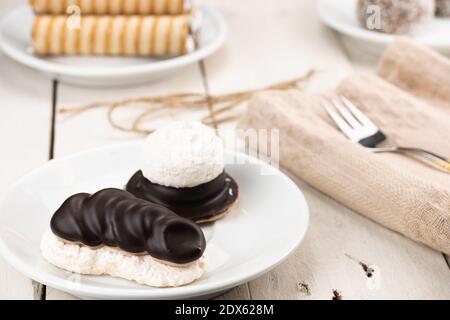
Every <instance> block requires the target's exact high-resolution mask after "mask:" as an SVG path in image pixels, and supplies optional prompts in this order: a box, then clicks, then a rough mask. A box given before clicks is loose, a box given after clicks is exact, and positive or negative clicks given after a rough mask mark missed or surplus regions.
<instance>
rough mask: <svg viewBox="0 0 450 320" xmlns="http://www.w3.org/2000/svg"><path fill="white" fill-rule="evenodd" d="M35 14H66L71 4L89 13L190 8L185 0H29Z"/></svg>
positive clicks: (168, 11)
mask: <svg viewBox="0 0 450 320" xmlns="http://www.w3.org/2000/svg"><path fill="white" fill-rule="evenodd" d="M29 3H30V5H31V7H32V8H33V10H34V12H35V13H37V14H66V13H70V12H68V10H69V11H71V6H77V7H78V8H79V11H80V12H79V13H80V14H83V15H85V14H86V15H91V14H100V15H104V14H160V15H161V14H183V13H186V12H188V11H189V10H190V4H189V1H186V0H29Z"/></svg>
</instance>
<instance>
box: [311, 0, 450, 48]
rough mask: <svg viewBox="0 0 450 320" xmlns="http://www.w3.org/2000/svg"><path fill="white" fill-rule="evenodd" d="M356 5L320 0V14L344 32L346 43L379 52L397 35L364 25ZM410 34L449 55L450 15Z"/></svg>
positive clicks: (349, 1)
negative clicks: (372, 29)
mask: <svg viewBox="0 0 450 320" xmlns="http://www.w3.org/2000/svg"><path fill="white" fill-rule="evenodd" d="M356 5H357V0H344V1H336V0H319V1H318V13H319V16H320V19H321V20H322V21H323V23H325V24H326V25H327V26H329V27H330V28H332V29H334V30H336V31H338V32H339V33H341V34H342V35H344V40H345V41H347V44H349V45H350V46H354V47H357V48H359V49H361V50H363V51H366V52H368V53H371V54H379V53H381V52H382V51H383V49H384V48H385V47H386V46H387V45H389V44H390V43H392V42H393V41H394V40H395V38H396V37H397V36H396V35H391V34H385V33H381V32H376V31H370V30H366V29H364V28H363V27H361V25H360V24H359V21H358V18H357V10H356ZM411 37H412V38H413V39H414V40H416V41H417V42H419V43H422V44H424V45H427V46H429V47H432V48H434V49H436V50H439V51H441V52H443V53H446V54H450V18H436V19H434V20H433V21H432V22H430V23H429V24H427V25H426V26H424V27H423V28H422V29H421V30H420V31H419V32H418V33H417V34H414V35H412V36H411Z"/></svg>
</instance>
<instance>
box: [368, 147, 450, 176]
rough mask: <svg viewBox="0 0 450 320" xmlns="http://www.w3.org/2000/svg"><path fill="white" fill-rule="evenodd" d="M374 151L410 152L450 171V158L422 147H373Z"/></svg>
mask: <svg viewBox="0 0 450 320" xmlns="http://www.w3.org/2000/svg"><path fill="white" fill-rule="evenodd" d="M371 150H372V152H374V153H385V152H393V153H410V154H414V155H416V156H419V157H421V158H422V159H426V160H428V161H430V162H432V163H433V164H434V165H436V166H438V167H440V168H441V169H443V170H445V171H446V172H450V160H448V159H446V158H444V157H442V156H440V155H437V154H436V153H433V152H430V151H427V150H424V149H420V148H405V147H387V148H373V149H371Z"/></svg>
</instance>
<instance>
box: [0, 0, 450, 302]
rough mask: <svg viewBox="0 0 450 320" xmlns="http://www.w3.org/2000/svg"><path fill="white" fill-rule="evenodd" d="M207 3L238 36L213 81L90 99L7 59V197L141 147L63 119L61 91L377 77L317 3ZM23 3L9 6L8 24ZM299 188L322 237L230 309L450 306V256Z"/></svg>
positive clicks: (316, 86)
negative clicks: (54, 164)
mask: <svg viewBox="0 0 450 320" xmlns="http://www.w3.org/2000/svg"><path fill="white" fill-rule="evenodd" d="M205 2H208V3H209V4H210V5H214V6H216V7H217V8H218V9H220V10H221V11H222V12H223V14H224V15H225V16H226V19H227V20H228V23H229V26H230V37H229V40H228V42H227V44H226V46H225V48H224V49H223V50H221V51H220V52H219V53H218V54H216V55H215V56H213V57H212V58H209V59H207V60H205V61H204V69H205V73H202V72H201V64H197V65H193V66H191V67H188V68H186V69H185V70H184V72H182V73H180V74H178V75H176V76H173V77H171V78H168V79H164V80H161V81H157V82H153V83H148V84H146V85H141V86H138V87H132V88H123V89H117V88H114V89H97V88H89V89H87V88H77V87H73V86H69V85H65V84H61V83H59V82H57V81H56V82H53V81H52V79H48V78H45V77H44V76H43V75H41V74H39V73H36V72H34V71H32V70H29V69H27V68H25V67H22V66H20V65H18V64H15V63H13V62H11V61H10V60H9V59H7V58H6V57H4V56H3V55H0V66H1V70H2V72H1V74H0V97H1V103H0V145H1V167H0V170H1V175H0V177H1V179H0V192H3V191H5V190H6V188H8V186H9V185H10V184H11V183H12V182H13V181H14V180H16V179H17V178H19V177H20V176H22V175H24V174H26V173H27V172H28V171H30V170H32V169H34V168H36V167H38V166H40V165H42V164H43V163H45V162H46V161H47V160H48V159H49V158H52V157H55V158H58V157H62V156H66V155H69V154H71V153H74V152H78V151H81V150H84V149H88V148H92V147H96V146H101V145H106V144H113V143H117V142H121V141H126V140H136V139H141V138H142V137H139V136H136V135H132V134H126V133H123V132H119V131H116V130H114V129H112V128H111V127H110V125H109V124H108V122H107V121H106V117H105V110H104V109H98V110H91V111H89V112H86V113H84V114H81V115H79V116H76V117H66V116H61V115H60V114H58V113H57V112H56V113H55V110H53V109H52V90H53V89H54V88H53V86H55V88H56V89H57V92H58V95H57V101H56V102H57V104H56V105H57V106H58V107H60V106H62V105H70V106H71V105H79V104H81V103H83V102H92V101H98V100H109V99H113V100H114V99H121V98H126V97H135V96H148V95H157V94H167V93H175V92H180V91H197V92H200V93H208V92H207V91H208V90H209V93H210V94H220V93H227V92H232V91H236V90H244V89H253V88H259V87H262V86H265V85H269V84H271V83H274V82H277V81H282V80H288V79H291V78H294V77H297V76H299V75H302V74H304V73H305V72H306V71H307V70H308V69H310V68H311V67H314V68H317V69H319V70H321V71H322V72H321V74H320V75H318V76H317V77H316V78H315V79H314V80H313V81H312V82H310V83H309V84H308V86H307V90H310V91H316V90H320V89H327V88H332V87H333V86H335V85H336V84H337V83H338V81H339V80H340V79H342V78H343V77H345V76H346V75H347V74H349V73H351V72H353V71H354V70H355V69H366V70H367V69H374V64H373V63H371V61H370V60H366V59H365V58H364V59H361V57H359V56H358V54H355V53H354V52H353V53H352V52H348V50H346V49H345V48H343V46H342V45H341V41H340V39H339V37H338V36H337V35H336V34H334V33H333V32H332V31H330V30H328V29H326V28H325V27H324V26H322V25H321V24H320V22H319V20H318V18H317V15H316V12H315V1H313V0H296V1H293V0H245V1H240V0H227V1H223V0H205ZM23 3H25V0H20V1H17V0H16V1H12V0H4V1H1V2H0V15H1V14H4V13H5V12H6V11H7V10H9V9H11V8H13V7H14V6H17V5H21V4H23ZM355 57H356V58H357V59H355ZM205 112H208V110H205ZM53 116H54V118H53ZM52 119H54V121H52ZM298 184H299V186H300V188H301V189H302V190H303V191H304V193H305V195H306V198H307V200H308V203H309V206H310V209H311V226H310V229H309V231H308V234H307V237H306V239H305V241H304V242H303V244H302V245H301V247H300V248H299V249H298V250H297V251H296V252H295V253H294V254H293V256H292V257H291V258H289V259H288V260H287V261H286V262H285V263H283V264H282V265H280V266H279V267H278V268H276V269H275V270H273V271H272V272H270V273H268V274H266V275H264V276H262V277H261V278H259V279H257V280H255V281H252V282H250V283H248V284H245V285H242V286H240V287H238V288H235V289H233V290H232V291H230V292H228V293H227V294H225V295H224V296H222V297H221V298H229V299H238V298H242V299H368V298H370V299H415V298H419V299H450V269H449V265H448V262H447V261H446V259H445V257H444V255H442V254H441V253H439V252H436V251H433V250H431V249H429V248H427V247H425V246H422V245H419V244H417V243H414V242H413V241H410V240H408V239H406V238H404V237H402V236H400V235H399V234H396V233H394V232H392V231H389V230H387V229H385V228H383V227H381V226H379V225H377V224H376V223H374V222H372V221H370V220H368V219H366V218H364V217H362V216H361V215H359V214H357V213H354V212H353V211H351V210H349V209H347V208H345V207H343V206H341V205H339V204H337V203H336V202H335V201H333V200H331V199H330V198H328V197H326V196H324V195H323V194H321V193H319V192H318V191H316V190H314V189H313V188H311V187H310V186H307V185H306V184H304V183H303V182H301V181H298ZM0 284H1V285H0V298H2V299H75V298H74V297H72V296H70V295H68V294H65V293H63V292H60V291H57V290H55V289H52V288H43V287H42V286H40V285H38V284H35V285H33V283H32V281H31V280H30V279H28V278H26V277H24V276H22V275H21V274H19V273H18V272H16V271H15V270H13V269H12V268H11V267H10V266H8V265H7V264H6V263H5V262H4V261H2V260H0ZM43 289H44V290H43ZM45 289H46V290H45Z"/></svg>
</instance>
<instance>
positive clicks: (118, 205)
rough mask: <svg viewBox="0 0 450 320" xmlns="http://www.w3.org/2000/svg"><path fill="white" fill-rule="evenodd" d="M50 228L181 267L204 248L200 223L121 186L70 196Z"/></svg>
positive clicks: (89, 243) (95, 244) (73, 239)
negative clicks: (146, 199) (140, 197)
mask: <svg viewBox="0 0 450 320" xmlns="http://www.w3.org/2000/svg"><path fill="white" fill-rule="evenodd" d="M50 226H51V229H52V232H53V233H54V234H55V235H56V236H58V237H60V238H61V239H64V240H66V241H70V242H78V243H82V244H84V245H86V246H89V247H98V246H102V245H106V246H110V247H118V248H120V249H122V250H124V251H126V252H129V253H132V254H141V253H148V254H149V255H151V256H152V257H154V258H156V259H158V260H162V261H167V262H171V263H174V264H180V265H181V264H187V263H191V262H193V261H195V260H198V259H199V258H200V257H201V256H202V255H203V253H204V251H205V248H206V240H205V237H204V235H203V232H202V230H201V229H200V228H199V227H198V225H196V224H195V223H193V222H192V221H190V220H188V219H184V218H182V217H180V216H179V215H177V214H175V213H174V212H172V211H171V210H170V209H168V208H166V207H164V206H161V205H158V204H154V203H150V202H148V201H145V200H141V199H137V198H136V197H135V196H133V195H132V194H131V193H129V192H127V191H124V190H119V189H104V190H101V191H99V192H97V193H95V194H93V195H91V194H88V193H79V194H75V195H73V196H71V197H70V198H68V199H67V200H66V201H64V203H63V204H62V206H61V207H60V208H59V209H58V210H56V212H55V214H54V215H53V217H52V219H51V222H50Z"/></svg>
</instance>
